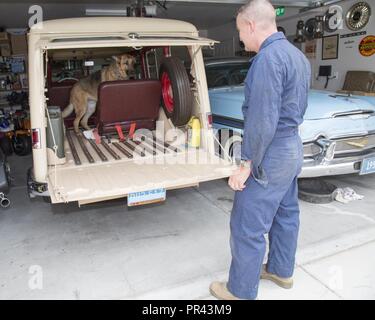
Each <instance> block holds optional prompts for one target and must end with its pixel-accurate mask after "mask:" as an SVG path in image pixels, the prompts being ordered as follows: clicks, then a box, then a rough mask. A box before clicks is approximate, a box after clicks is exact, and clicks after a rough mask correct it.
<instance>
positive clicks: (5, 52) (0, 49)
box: [0, 44, 12, 57]
mask: <svg viewBox="0 0 375 320" xmlns="http://www.w3.org/2000/svg"><path fill="white" fill-rule="evenodd" d="M11 54H12V51H11V48H10V44H0V55H1V56H3V57H10V56H11Z"/></svg>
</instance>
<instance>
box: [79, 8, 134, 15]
mask: <svg viewBox="0 0 375 320" xmlns="http://www.w3.org/2000/svg"><path fill="white" fill-rule="evenodd" d="M127 15H128V14H127V10H113V9H86V16H127Z"/></svg>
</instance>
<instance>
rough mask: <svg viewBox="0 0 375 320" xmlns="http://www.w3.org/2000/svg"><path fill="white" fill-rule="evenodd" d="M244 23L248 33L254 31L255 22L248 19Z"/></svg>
mask: <svg viewBox="0 0 375 320" xmlns="http://www.w3.org/2000/svg"><path fill="white" fill-rule="evenodd" d="M246 23H247V28H248V31H249V34H252V33H254V31H255V22H254V21H251V20H249V21H247V22H246Z"/></svg>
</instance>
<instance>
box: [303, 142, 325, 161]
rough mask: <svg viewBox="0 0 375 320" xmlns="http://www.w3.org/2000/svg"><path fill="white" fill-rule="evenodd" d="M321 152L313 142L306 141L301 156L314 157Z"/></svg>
mask: <svg viewBox="0 0 375 320" xmlns="http://www.w3.org/2000/svg"><path fill="white" fill-rule="evenodd" d="M320 152H321V148H320V147H319V146H318V145H316V144H315V143H306V144H304V145H303V156H304V157H305V158H314V157H316V156H317V155H319V153H320Z"/></svg>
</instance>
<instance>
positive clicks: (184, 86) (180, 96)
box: [159, 57, 193, 126]
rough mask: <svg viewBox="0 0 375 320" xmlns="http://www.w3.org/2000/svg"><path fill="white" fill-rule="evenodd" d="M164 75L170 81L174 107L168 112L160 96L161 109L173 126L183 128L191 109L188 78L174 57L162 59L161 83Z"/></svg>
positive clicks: (191, 100)
mask: <svg viewBox="0 0 375 320" xmlns="http://www.w3.org/2000/svg"><path fill="white" fill-rule="evenodd" d="M164 73H166V74H167V75H168V77H169V79H170V81H171V86H172V92H173V105H174V106H173V111H171V110H169V109H168V107H167V105H166V102H165V100H164V97H163V95H162V99H161V101H162V106H163V109H164V111H165V114H166V115H167V117H168V118H170V119H171V120H172V123H173V124H174V125H175V126H183V125H185V124H186V123H188V121H189V120H190V117H191V113H192V109H193V95H192V92H191V88H190V81H189V76H188V74H187V72H186V69H185V67H184V64H183V63H182V61H181V60H180V59H178V58H176V57H168V58H164V60H163V62H162V64H161V66H160V71H159V75H160V80H161V81H162V77H163V74H164ZM162 87H163V82H162ZM162 90H163V89H162Z"/></svg>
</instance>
